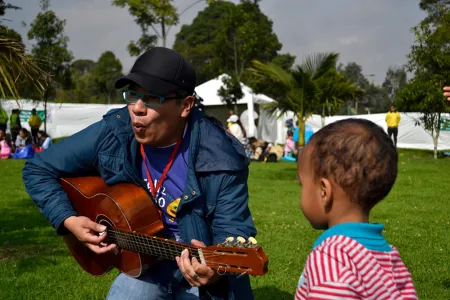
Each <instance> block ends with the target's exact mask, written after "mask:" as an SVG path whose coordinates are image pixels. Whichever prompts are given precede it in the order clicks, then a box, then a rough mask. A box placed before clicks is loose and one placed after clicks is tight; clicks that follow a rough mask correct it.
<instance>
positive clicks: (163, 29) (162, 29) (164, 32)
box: [161, 18, 167, 47]
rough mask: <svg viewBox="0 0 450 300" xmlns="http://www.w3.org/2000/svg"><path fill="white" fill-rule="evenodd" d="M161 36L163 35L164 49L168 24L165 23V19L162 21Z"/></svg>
mask: <svg viewBox="0 0 450 300" xmlns="http://www.w3.org/2000/svg"><path fill="white" fill-rule="evenodd" d="M161 34H162V42H163V47H166V38H167V37H166V34H167V32H166V24H165V22H164V18H162V19H161Z"/></svg>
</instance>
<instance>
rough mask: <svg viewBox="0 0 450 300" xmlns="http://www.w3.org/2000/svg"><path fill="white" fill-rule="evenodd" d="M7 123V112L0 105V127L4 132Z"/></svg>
mask: <svg viewBox="0 0 450 300" xmlns="http://www.w3.org/2000/svg"><path fill="white" fill-rule="evenodd" d="M7 123H8V113H7V112H6V111H5V110H4V109H3V108H2V107H0V129H3V131H4V132H6V124H7Z"/></svg>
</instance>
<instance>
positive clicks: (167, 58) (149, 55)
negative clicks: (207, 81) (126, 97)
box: [115, 47, 196, 96]
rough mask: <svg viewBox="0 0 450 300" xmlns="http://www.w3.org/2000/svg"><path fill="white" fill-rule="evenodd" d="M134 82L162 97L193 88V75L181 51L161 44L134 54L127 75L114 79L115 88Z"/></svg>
mask: <svg viewBox="0 0 450 300" xmlns="http://www.w3.org/2000/svg"><path fill="white" fill-rule="evenodd" d="M128 84H136V85H139V86H140V87H142V88H143V89H145V90H147V92H149V93H151V94H155V95H158V96H163V95H165V94H167V93H170V92H174V91H176V90H180V89H183V90H185V91H186V92H188V93H189V94H193V93H194V90H195V84H196V77H195V71H194V69H193V68H192V66H191V65H190V64H189V63H188V62H187V61H186V59H185V58H184V57H183V56H181V54H179V53H177V52H175V51H173V50H171V49H168V48H164V47H155V48H152V49H151V50H148V51H146V52H145V53H143V54H142V55H141V56H139V57H138V59H137V60H136V62H135V63H134V65H133V67H132V68H131V71H130V74H128V75H126V76H123V77H120V78H119V79H117V81H116V84H115V87H116V89H120V88H123V87H124V86H126V85H128Z"/></svg>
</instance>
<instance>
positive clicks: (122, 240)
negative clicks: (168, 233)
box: [108, 229, 252, 274]
mask: <svg viewBox="0 0 450 300" xmlns="http://www.w3.org/2000/svg"><path fill="white" fill-rule="evenodd" d="M108 232H109V233H110V234H111V235H109V236H108V239H109V240H110V241H113V242H114V241H118V242H119V243H117V244H123V245H125V247H128V248H130V250H137V251H142V252H144V253H146V254H150V255H156V256H160V257H162V258H166V259H171V260H174V259H175V256H180V255H181V253H180V251H175V250H174V249H168V248H167V246H169V247H172V246H174V247H176V248H179V249H180V248H181V249H185V247H183V246H180V245H176V244H173V243H168V242H167V241H164V240H159V239H153V238H150V237H146V236H140V235H136V234H130V233H128V232H126V231H119V230H117V231H114V230H111V229H109V230H108ZM116 233H118V234H119V235H118V236H116ZM121 234H125V235H124V236H121ZM127 237H132V238H133V237H134V238H138V239H139V238H142V240H143V241H146V242H149V241H151V244H149V243H142V242H140V241H138V240H136V239H132V240H129V239H127ZM154 242H157V243H162V244H164V243H165V244H164V245H165V246H166V247H160V246H158V245H155V243H154ZM136 244H137V247H134V246H136ZM132 248H134V249H132ZM143 248H144V249H143ZM186 248H187V249H188V250H189V253H190V254H191V256H192V257H195V258H197V260H198V261H200V257H199V255H195V254H194V252H195V250H197V249H198V248H190V247H186ZM155 250H156V251H155ZM152 251H153V252H152ZM148 252H149V253H148ZM156 252H158V253H156ZM208 252H211V253H214V254H212V255H211V254H210V255H206V257H205V255H204V257H205V258H211V257H218V256H224V255H225V254H218V253H216V252H214V251H208ZM206 254H208V253H206ZM205 262H207V265H208V266H209V267H213V268H214V267H216V268H217V269H218V270H220V268H223V269H224V270H225V272H229V273H233V272H232V271H231V270H230V269H241V270H245V272H244V274H246V273H252V272H251V270H252V269H251V268H242V267H241V268H239V267H238V268H233V267H227V266H224V264H220V263H217V262H215V261H211V260H208V259H205ZM234 273H236V272H234ZM241 274H242V273H241Z"/></svg>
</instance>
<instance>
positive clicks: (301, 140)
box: [298, 117, 305, 149]
mask: <svg viewBox="0 0 450 300" xmlns="http://www.w3.org/2000/svg"><path fill="white" fill-rule="evenodd" d="M304 146H305V120H304V119H303V117H300V118H298V147H299V149H300V148H303V147H304Z"/></svg>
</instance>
